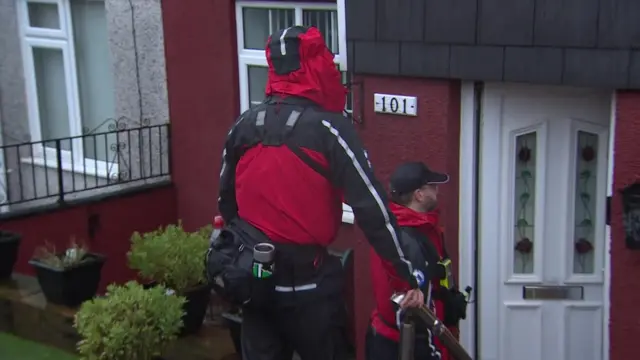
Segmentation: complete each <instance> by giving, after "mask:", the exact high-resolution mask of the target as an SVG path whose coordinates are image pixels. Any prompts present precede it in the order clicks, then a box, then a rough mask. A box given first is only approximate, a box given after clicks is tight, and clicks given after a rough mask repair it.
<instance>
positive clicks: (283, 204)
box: [218, 26, 424, 360]
mask: <svg viewBox="0 0 640 360" xmlns="http://www.w3.org/2000/svg"><path fill="white" fill-rule="evenodd" d="M266 56H267V63H268V65H269V73H268V80H267V85H266V89H265V90H266V99H265V101H264V102H263V103H262V104H260V105H256V106H254V107H252V108H251V109H249V110H248V111H246V112H245V113H243V114H242V115H241V116H240V118H239V119H238V120H237V121H236V123H235V124H234V125H233V126H232V128H231V130H230V131H229V134H228V137H227V141H226V143H225V149H224V151H223V161H222V170H221V172H220V193H219V200H218V208H219V210H220V213H221V215H222V217H223V218H224V222H225V223H244V224H248V226H251V227H252V228H253V229H255V230H254V232H255V231H259V232H260V233H262V234H264V235H265V236H266V238H267V239H268V241H269V242H270V243H272V244H273V245H274V246H275V263H274V269H275V270H274V272H273V276H271V277H270V278H269V279H270V280H269V281H273V282H274V284H273V285H274V286H273V293H272V294H271V298H272V301H269V302H268V305H269V306H268V307H266V308H259V309H258V308H252V307H251V304H252V302H253V300H255V298H253V295H252V299H251V300H250V301H249V302H248V303H247V305H246V306H245V307H244V308H243V323H242V335H241V345H242V358H243V359H244V360H286V359H291V356H292V352H293V351H295V352H297V353H298V354H299V355H300V357H301V358H302V360H328V359H340V358H341V357H340V356H341V349H340V339H338V338H337V337H336V334H339V332H340V329H339V327H340V326H341V324H340V322H341V321H342V319H341V315H340V314H341V313H342V312H343V311H344V308H345V303H344V299H343V296H342V283H343V282H342V268H341V265H340V261H339V260H338V259H337V258H335V257H332V256H327V246H329V245H330V244H331V243H332V242H333V241H334V240H335V238H336V234H337V232H338V229H339V227H340V224H341V218H342V198H343V196H344V199H345V202H346V203H348V204H349V205H351V207H352V208H353V212H354V215H355V218H356V219H357V224H358V226H359V227H360V228H361V229H362V230H363V232H364V234H365V236H366V237H367V240H368V241H369V243H370V244H371V245H372V247H373V249H374V251H376V252H377V253H378V254H380V256H381V257H382V258H383V259H384V260H385V261H387V262H388V264H390V266H391V267H392V268H393V269H394V271H396V274H398V277H399V278H400V279H402V280H403V281H404V282H405V283H406V284H409V285H408V286H407V290H409V292H408V296H407V300H406V301H404V302H403V304H402V306H403V307H408V306H420V304H421V303H423V301H424V295H423V293H422V292H421V291H420V289H418V283H417V281H416V279H415V277H414V276H413V268H412V266H411V262H410V261H408V260H407V259H406V256H405V254H404V253H403V251H402V249H401V247H400V245H399V243H400V239H399V230H398V226H397V224H396V220H395V217H394V216H393V215H392V214H391V212H390V210H389V208H388V205H387V198H386V196H385V194H384V190H383V188H382V186H380V184H379V182H378V181H377V180H376V178H375V176H374V174H373V171H372V170H371V166H370V165H369V162H368V160H367V157H366V155H365V152H364V149H363V147H362V143H361V141H360V140H359V138H358V136H357V133H356V131H355V128H354V126H353V124H352V121H351V120H350V119H348V118H346V117H345V116H344V115H343V110H344V106H345V101H346V94H347V91H346V89H345V87H344V85H343V84H342V81H341V76H340V72H339V71H338V70H337V68H336V66H335V64H334V62H333V54H332V53H331V52H330V51H329V49H328V48H327V45H326V44H325V42H324V38H323V36H322V34H321V33H320V31H319V30H318V29H316V28H314V27H303V26H293V27H290V28H287V29H283V30H279V31H277V32H276V33H274V34H272V35H271V36H270V37H269V40H268V42H267V46H266ZM261 281H262V280H261ZM265 281H266V280H265Z"/></svg>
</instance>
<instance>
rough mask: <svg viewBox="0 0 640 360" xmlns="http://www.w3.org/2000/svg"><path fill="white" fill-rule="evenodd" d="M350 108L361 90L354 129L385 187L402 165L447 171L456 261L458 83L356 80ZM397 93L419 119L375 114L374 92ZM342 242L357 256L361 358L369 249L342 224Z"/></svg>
mask: <svg viewBox="0 0 640 360" xmlns="http://www.w3.org/2000/svg"><path fill="white" fill-rule="evenodd" d="M354 81H356V82H362V85H360V86H356V87H355V89H354V91H355V92H356V94H355V95H354V99H355V100H356V104H355V105H354V110H355V111H356V115H358V112H359V109H361V106H360V104H359V103H357V101H358V100H359V99H360V95H359V93H358V92H359V91H364V97H363V100H364V104H362V105H363V106H362V109H364V114H363V119H364V123H363V124H361V125H356V126H357V127H358V129H359V130H360V131H359V132H360V135H361V137H362V139H363V141H364V143H365V147H366V148H367V150H368V153H369V158H370V160H371V163H372V165H373V168H374V170H375V172H376V174H377V176H378V178H379V180H380V181H382V182H383V183H384V184H385V186H386V184H387V183H388V178H389V176H390V174H391V172H392V171H393V169H394V168H395V167H396V166H397V165H399V164H400V163H401V162H403V161H412V160H420V161H424V162H426V163H427V164H428V165H429V166H430V167H432V168H434V169H436V170H439V171H446V172H448V173H449V174H450V176H451V182H450V183H449V184H447V185H444V186H442V187H441V188H440V204H441V207H442V216H443V225H444V226H445V231H446V234H447V247H448V250H449V252H450V254H451V256H452V257H453V258H454V261H455V260H457V257H458V243H457V238H458V166H459V161H458V157H459V156H458V155H459V144H460V141H459V139H460V83H459V82H455V81H439V80H423V79H409V78H397V77H382V76H358V77H356V79H354ZM374 93H385V94H398V95H408V96H416V97H417V98H418V116H417V117H405V116H398V115H382V114H377V113H374V112H373V94H374ZM340 240H341V241H340V243H341V244H348V245H349V246H351V247H354V248H355V250H356V252H355V256H356V257H355V261H356V263H355V274H354V276H355V280H354V281H355V284H356V285H355V286H356V289H355V299H354V302H355V303H356V304H357V306H356V307H355V308H356V309H357V310H356V313H355V319H354V321H355V327H356V338H357V341H358V346H359V351H358V360H362V359H364V351H363V347H362V346H363V345H364V335H365V333H366V328H367V325H368V322H369V315H370V313H371V309H372V307H373V299H372V291H371V282H370V277H369V258H368V256H369V245H368V243H367V242H366V239H364V237H363V236H362V234H361V233H360V231H358V230H355V229H353V226H352V225H344V229H343V230H342V232H341V234H340Z"/></svg>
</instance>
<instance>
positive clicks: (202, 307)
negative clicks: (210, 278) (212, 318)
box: [180, 286, 211, 336]
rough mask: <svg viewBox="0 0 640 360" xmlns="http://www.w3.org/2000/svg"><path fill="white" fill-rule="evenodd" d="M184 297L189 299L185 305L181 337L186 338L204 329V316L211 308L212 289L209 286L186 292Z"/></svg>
mask: <svg viewBox="0 0 640 360" xmlns="http://www.w3.org/2000/svg"><path fill="white" fill-rule="evenodd" d="M182 295H183V296H184V297H185V298H187V302H186V303H185V304H184V312H185V314H184V316H183V317H182V322H183V323H184V327H183V328H182V331H181V332H180V335H181V336H184V335H189V334H194V333H196V332H198V330H200V328H201V327H202V322H203V321H204V315H205V314H206V312H207V307H208V306H209V297H210V295H211V288H210V287H209V286H201V287H197V288H194V289H192V290H190V291H185V292H184V294H182Z"/></svg>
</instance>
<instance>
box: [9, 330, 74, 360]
mask: <svg viewBox="0 0 640 360" xmlns="http://www.w3.org/2000/svg"><path fill="white" fill-rule="evenodd" d="M0 359H2V360H77V359H78V358H77V357H76V356H74V355H72V354H69V353H67V352H64V351H62V350H58V349H54V348H51V347H48V346H45V345H42V344H38V343H35V342H32V341H28V340H24V339H21V338H19V337H15V336H13V335H9V334H7V333H0Z"/></svg>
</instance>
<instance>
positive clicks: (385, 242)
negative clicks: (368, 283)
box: [322, 116, 417, 288]
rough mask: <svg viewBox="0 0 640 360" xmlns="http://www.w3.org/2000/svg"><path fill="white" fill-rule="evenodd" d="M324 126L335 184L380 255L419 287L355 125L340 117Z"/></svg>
mask: <svg viewBox="0 0 640 360" xmlns="http://www.w3.org/2000/svg"><path fill="white" fill-rule="evenodd" d="M322 126H323V128H324V129H323V131H325V134H326V147H327V158H328V160H329V167H330V170H331V171H330V172H331V176H332V181H333V183H334V185H336V186H338V187H340V188H341V189H342V190H343V192H344V198H345V201H346V203H347V204H349V205H350V206H351V208H352V209H353V213H354V217H355V219H356V223H357V224H358V226H359V227H360V228H361V229H362V231H363V232H364V234H365V236H366V237H367V240H368V241H369V243H370V244H371V246H372V247H373V249H374V250H375V251H376V253H378V254H379V255H380V257H381V258H383V259H385V260H387V261H389V262H390V263H391V264H393V267H394V268H395V269H396V271H397V273H398V275H399V276H400V277H401V278H403V279H405V280H406V281H407V282H408V283H409V284H410V286H411V287H412V288H416V287H417V283H416V280H415V278H414V277H413V267H412V265H411V262H410V261H409V260H408V259H407V258H406V257H405V253H404V251H403V250H402V248H401V246H400V239H399V237H400V235H399V232H398V226H397V222H396V219H395V217H394V216H393V214H392V213H391V211H389V208H388V207H387V203H388V202H387V198H386V194H385V191H384V189H383V188H382V186H380V183H379V182H378V180H377V179H376V178H375V176H374V174H373V170H372V169H371V165H370V164H369V160H368V159H367V156H366V155H365V152H364V149H363V146H362V142H361V141H360V139H359V138H358V135H357V134H356V131H355V129H354V127H353V125H352V124H351V122H350V121H349V120H348V119H346V118H344V117H343V116H339V117H338V116H336V117H334V118H333V119H331V120H322Z"/></svg>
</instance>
